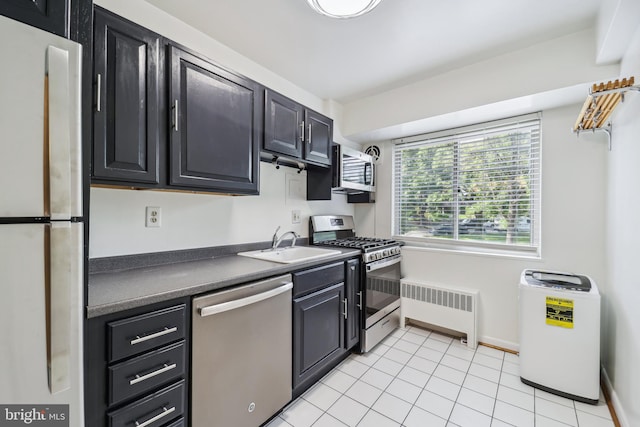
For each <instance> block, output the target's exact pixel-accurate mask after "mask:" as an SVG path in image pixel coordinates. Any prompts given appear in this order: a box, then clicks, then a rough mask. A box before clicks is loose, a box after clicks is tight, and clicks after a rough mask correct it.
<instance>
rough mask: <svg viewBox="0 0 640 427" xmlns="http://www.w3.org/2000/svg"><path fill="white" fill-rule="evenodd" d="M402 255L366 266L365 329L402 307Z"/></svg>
mask: <svg viewBox="0 0 640 427" xmlns="http://www.w3.org/2000/svg"><path fill="white" fill-rule="evenodd" d="M401 260H402V256H401V255H396V256H393V257H390V258H385V259H382V260H379V261H374V262H370V263H368V264H365V280H366V288H365V309H364V315H365V322H364V324H365V329H369V328H370V327H371V326H373V325H374V324H375V323H376V322H378V321H379V320H380V319H382V318H383V317H385V316H386V315H388V314H389V313H391V312H392V311H393V310H395V309H397V308H398V307H400V261H401Z"/></svg>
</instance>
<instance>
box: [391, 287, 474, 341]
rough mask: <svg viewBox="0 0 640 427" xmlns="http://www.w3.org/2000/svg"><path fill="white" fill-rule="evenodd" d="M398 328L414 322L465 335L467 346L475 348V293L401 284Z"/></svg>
mask: <svg viewBox="0 0 640 427" xmlns="http://www.w3.org/2000/svg"><path fill="white" fill-rule="evenodd" d="M400 283H401V285H402V289H401V300H400V327H404V326H405V322H406V320H407V319H413V320H417V321H419V322H424V323H428V324H431V325H435V326H440V327H442V328H447V329H451V330H453V331H456V332H462V333H465V334H466V335H467V346H469V347H470V348H476V346H477V344H478V341H477V334H476V331H477V324H478V316H477V313H478V305H477V304H478V291H477V290H474V289H462V288H455V287H450V286H441V285H434V284H431V283H424V282H419V281H415V280H411V279H402V281H401V282H400Z"/></svg>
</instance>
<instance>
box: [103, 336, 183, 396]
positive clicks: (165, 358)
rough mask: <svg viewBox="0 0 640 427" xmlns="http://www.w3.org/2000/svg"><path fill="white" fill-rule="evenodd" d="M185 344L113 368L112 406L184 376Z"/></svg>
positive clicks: (111, 384) (110, 384)
mask: <svg viewBox="0 0 640 427" xmlns="http://www.w3.org/2000/svg"><path fill="white" fill-rule="evenodd" d="M184 372H185V343H184V341H181V342H180V343H177V344H173V345H170V346H168V347H164V348H161V349H159V350H155V351H153V352H151V353H148V354H145V355H142V356H138V357H136V358H134V359H131V360H127V361H126V362H122V363H119V364H117V365H114V366H111V367H109V405H114V404H116V403H120V402H122V401H123V400H125V399H129V398H132V397H135V396H138V395H140V394H142V393H144V392H146V391H149V390H151V389H154V388H156V387H158V386H160V385H162V384H165V383H167V382H169V381H170V380H172V379H175V378H178V377H181V376H184Z"/></svg>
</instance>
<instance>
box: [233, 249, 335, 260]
mask: <svg viewBox="0 0 640 427" xmlns="http://www.w3.org/2000/svg"><path fill="white" fill-rule="evenodd" d="M339 253H340V251H339V250H336V249H323V248H315V247H309V246H294V247H287V248H278V249H276V250H273V249H263V250H259V251H249V252H240V253H238V255H240V256H246V257H249V258H256V259H261V260H264V261H272V262H279V263H282V264H292V263H294V262H302V261H309V260H312V259H320V258H325V257H330V256H332V255H337V254H339Z"/></svg>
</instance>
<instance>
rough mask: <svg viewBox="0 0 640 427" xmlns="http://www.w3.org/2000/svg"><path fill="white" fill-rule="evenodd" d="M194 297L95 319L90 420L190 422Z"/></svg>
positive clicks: (90, 326) (89, 352) (90, 324)
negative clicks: (189, 399)
mask: <svg viewBox="0 0 640 427" xmlns="http://www.w3.org/2000/svg"><path fill="white" fill-rule="evenodd" d="M190 304H191V302H190V298H182V299H180V300H174V301H169V302H164V303H159V304H155V305H152V306H147V307H140V308H136V309H132V310H128V311H124V312H120V313H114V314H109V315H105V316H101V317H96V318H92V319H89V320H88V321H87V325H86V333H85V353H86V366H85V425H87V426H92V427H131V426H137V425H146V426H158V427H160V426H172V427H174V426H175V427H177V426H187V425H188V409H189V405H188V393H189V366H190V363H189V361H190V350H189V349H190V316H187V313H190Z"/></svg>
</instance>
